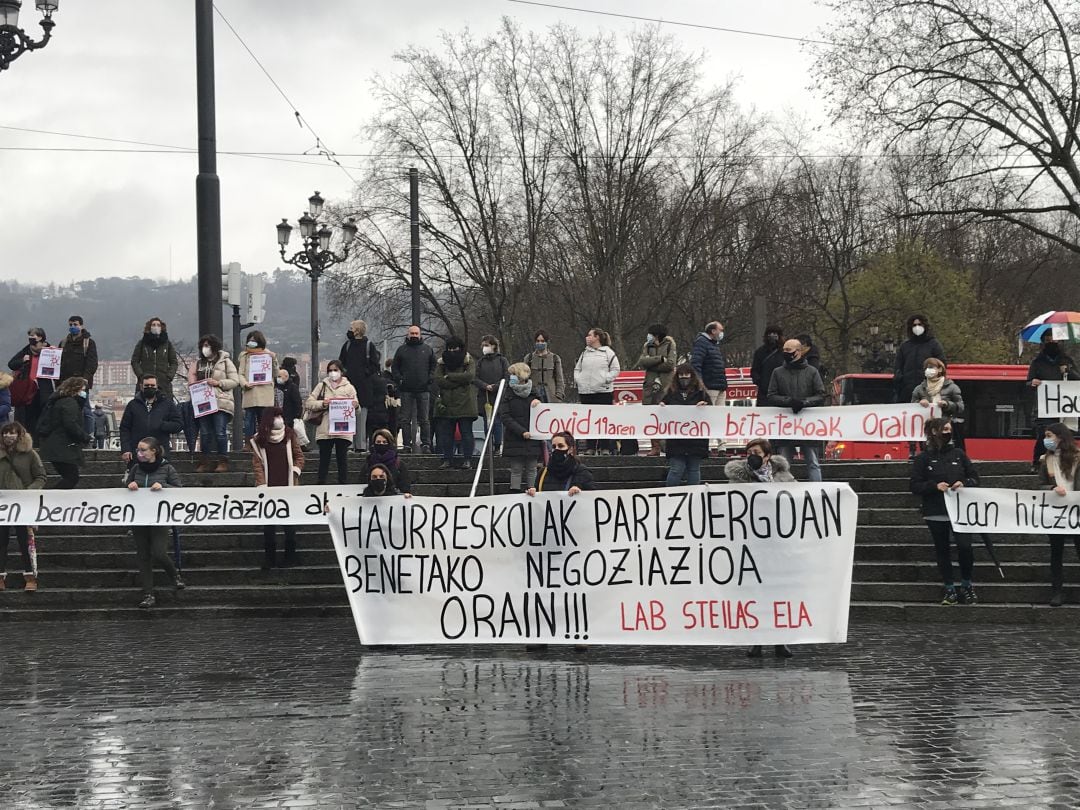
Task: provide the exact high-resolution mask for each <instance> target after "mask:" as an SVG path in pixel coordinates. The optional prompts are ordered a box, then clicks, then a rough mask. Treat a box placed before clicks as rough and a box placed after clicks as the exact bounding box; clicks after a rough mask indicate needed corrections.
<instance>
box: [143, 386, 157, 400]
mask: <svg viewBox="0 0 1080 810" xmlns="http://www.w3.org/2000/svg"><path fill="white" fill-rule="evenodd" d="M142 395H143V398H144V399H153V398H154V397H156V396H157V389H156V388H150V387H149V386H147V387H145V388H143V390H142Z"/></svg>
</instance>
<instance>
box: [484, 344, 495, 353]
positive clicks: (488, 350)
mask: <svg viewBox="0 0 1080 810" xmlns="http://www.w3.org/2000/svg"><path fill="white" fill-rule="evenodd" d="M480 351H482V352H483V353H484V354H491V353H492V352H494V351H495V347H494V346H481V347H480Z"/></svg>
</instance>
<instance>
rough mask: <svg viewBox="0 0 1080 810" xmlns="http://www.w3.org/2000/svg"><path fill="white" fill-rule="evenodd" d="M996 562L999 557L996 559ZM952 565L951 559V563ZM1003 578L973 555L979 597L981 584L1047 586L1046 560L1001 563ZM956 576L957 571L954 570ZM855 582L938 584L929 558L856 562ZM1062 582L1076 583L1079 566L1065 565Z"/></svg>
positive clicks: (984, 559) (987, 562)
mask: <svg viewBox="0 0 1080 810" xmlns="http://www.w3.org/2000/svg"><path fill="white" fill-rule="evenodd" d="M999 559H1000V558H999ZM953 564H954V566H955V564H956V563H955V559H954V561H953ZM1002 569H1003V570H1004V573H1005V579H1002V578H1001V575H1000V574H998V571H997V568H995V567H994V564H993V563H992V562H990V560H989V558H988V557H987V555H986V552H985V551H984V552H982V553H981V554H980V553H979V552H978V551H976V553H975V571H974V575H973V581H974V582H976V583H978V585H979V589H980V596H981V595H982V594H981V588H982V583H994V584H1000V583H1011V584H1044V585H1045V584H1047V583H1049V581H1050V560H1049V557H1048V556H1046V557H1045V559H1043V560H1041V561H1033V562H1006V561H1004V560H1002ZM956 573H957V575H959V571H958V570H957V571H956ZM853 577H854V581H855V582H857V583H860V584H862V583H873V582H889V583H920V584H925V583H940V582H941V580H940V578H939V575H938V569H937V563H936V562H934V560H933V558H932V557H931V558H929V559H925V560H912V561H908V562H895V561H889V562H856V563H855V569H854V571H853ZM1065 581H1066V582H1074V581H1080V563H1066V564H1065Z"/></svg>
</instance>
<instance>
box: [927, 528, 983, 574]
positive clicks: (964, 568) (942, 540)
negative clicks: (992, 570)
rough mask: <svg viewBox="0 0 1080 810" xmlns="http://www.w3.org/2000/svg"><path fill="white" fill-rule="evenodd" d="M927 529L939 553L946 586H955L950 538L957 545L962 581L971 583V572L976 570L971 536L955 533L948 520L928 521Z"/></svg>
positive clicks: (938, 557)
mask: <svg viewBox="0 0 1080 810" xmlns="http://www.w3.org/2000/svg"><path fill="white" fill-rule="evenodd" d="M926 527H927V528H928V529H929V530H930V537H931V538H932V539H933V541H934V551H935V552H936V553H937V564H938V571H940V572H941V581H942V582H943V583H944V584H945V585H952V584H953V567H952V554H951V553H950V551H949V540H950V538H951V539H952V540H953V541H954V542H955V543H956V552H957V556H958V557H959V560H960V579H962V580H966V581H968V582H971V572H972V571H973V570H974V568H975V552H974V551H972V550H971V535H969V534H958V533H957V532H954V531H953V528H952V524H951V523H949V521H947V520H928V521H926Z"/></svg>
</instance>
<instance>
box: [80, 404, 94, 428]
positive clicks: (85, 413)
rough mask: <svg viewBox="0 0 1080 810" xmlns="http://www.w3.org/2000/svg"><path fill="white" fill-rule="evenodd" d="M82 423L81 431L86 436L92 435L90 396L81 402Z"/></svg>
mask: <svg viewBox="0 0 1080 810" xmlns="http://www.w3.org/2000/svg"><path fill="white" fill-rule="evenodd" d="M82 422H83V430H85V431H86V435H87V436H93V435H94V411H93V409H92V408H91V407H90V396H89V394H87V396H86V399H84V400H83V401H82Z"/></svg>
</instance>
